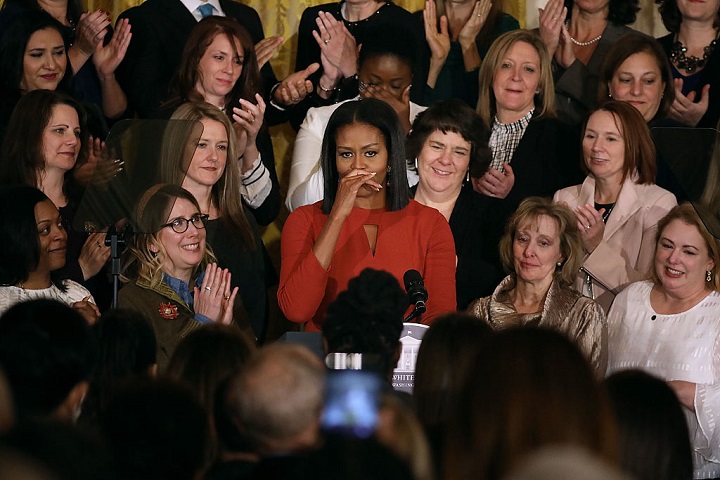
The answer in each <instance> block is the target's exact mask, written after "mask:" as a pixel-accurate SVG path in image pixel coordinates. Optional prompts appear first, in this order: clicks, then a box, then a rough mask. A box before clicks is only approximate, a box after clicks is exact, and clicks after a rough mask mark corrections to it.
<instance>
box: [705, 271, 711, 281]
mask: <svg viewBox="0 0 720 480" xmlns="http://www.w3.org/2000/svg"><path fill="white" fill-rule="evenodd" d="M705 280H706V281H708V282H710V281H712V272H711V271H710V270H707V271H706V272H705Z"/></svg>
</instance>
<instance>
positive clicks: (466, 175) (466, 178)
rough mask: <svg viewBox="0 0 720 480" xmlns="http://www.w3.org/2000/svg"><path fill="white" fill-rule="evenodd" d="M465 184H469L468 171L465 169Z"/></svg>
mask: <svg viewBox="0 0 720 480" xmlns="http://www.w3.org/2000/svg"><path fill="white" fill-rule="evenodd" d="M465 183H470V169H469V168H468V169H467V172H465Z"/></svg>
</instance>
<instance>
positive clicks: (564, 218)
mask: <svg viewBox="0 0 720 480" xmlns="http://www.w3.org/2000/svg"><path fill="white" fill-rule="evenodd" d="M541 215H547V216H548V217H550V218H552V219H553V220H555V222H556V223H557V226H558V236H559V237H560V254H561V255H562V256H563V261H562V264H561V266H560V267H558V268H556V269H555V278H556V279H557V280H558V282H559V283H560V285H562V286H568V285H572V283H573V282H574V281H575V277H576V276H577V272H578V270H579V269H580V265H582V260H583V256H584V253H583V243H582V239H581V238H580V231H579V230H578V228H577V220H576V218H575V215H574V214H573V213H572V212H571V211H570V209H569V208H567V207H566V206H564V205H560V204H559V203H552V201H551V200H550V199H547V198H542V197H528V198H526V199H525V200H523V201H522V203H520V206H519V207H518V208H517V210H516V211H515V213H514V214H513V216H512V217H510V220H508V223H507V225H506V226H505V233H504V234H503V237H502V239H500V260H501V261H502V264H503V267H505V270H506V271H508V272H510V274H511V275H512V276H515V263H514V261H513V260H514V255H513V241H514V240H515V234H516V233H517V230H518V228H520V225H524V224H525V223H528V222H531V223H534V222H537V219H538V218H539V217H540V216H541Z"/></svg>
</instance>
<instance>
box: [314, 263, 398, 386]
mask: <svg viewBox="0 0 720 480" xmlns="http://www.w3.org/2000/svg"><path fill="white" fill-rule="evenodd" d="M409 304H410V302H409V300H408V296H407V294H406V293H405V290H403V288H402V287H401V286H400V284H399V283H398V281H397V279H396V278H395V277H394V276H392V275H391V274H390V273H388V272H385V271H382V270H373V269H372V268H366V269H365V270H363V271H362V272H361V273H360V275H359V276H357V277H355V278H353V279H352V280H350V283H349V284H348V289H347V290H346V291H344V292H342V293H340V295H338V297H337V299H335V301H334V302H332V303H331V304H330V306H329V307H328V310H327V314H326V317H325V323H323V326H322V332H323V338H324V339H325V340H326V342H327V348H328V353H372V354H377V355H380V356H381V357H382V360H381V368H382V372H380V373H382V374H389V373H390V372H391V371H392V369H393V367H394V366H395V362H397V356H396V354H397V348H398V345H399V343H400V333H401V332H402V328H403V315H404V313H405V310H407V308H408V306H409Z"/></svg>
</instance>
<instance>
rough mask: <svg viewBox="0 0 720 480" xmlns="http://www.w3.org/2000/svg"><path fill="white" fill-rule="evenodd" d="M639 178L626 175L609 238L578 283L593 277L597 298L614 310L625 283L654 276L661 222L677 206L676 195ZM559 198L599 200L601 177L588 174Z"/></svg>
mask: <svg viewBox="0 0 720 480" xmlns="http://www.w3.org/2000/svg"><path fill="white" fill-rule="evenodd" d="M634 180H635V177H634V176H633V177H632V178H630V177H628V178H626V179H625V183H623V186H622V188H621V189H620V195H619V196H618V199H617V202H615V208H613V211H612V213H611V214H610V217H609V218H608V221H607V224H606V225H605V233H604V234H603V241H602V242H601V243H600V245H598V247H597V248H596V249H595V250H594V251H593V252H592V253H591V254H589V255H585V259H584V261H583V265H582V268H581V269H580V271H579V272H578V276H577V280H576V282H575V288H576V289H577V290H578V291H579V292H585V290H584V289H583V287H584V286H585V284H586V282H587V276H588V275H589V276H590V280H591V282H592V292H593V298H594V299H595V300H596V301H597V302H598V303H599V304H600V305H601V306H602V307H603V309H604V310H605V313H607V312H608V311H609V310H610V305H611V304H612V301H613V299H614V298H615V295H617V294H618V293H620V291H621V290H622V289H623V288H624V287H625V285H627V284H629V283H632V282H636V281H638V280H643V279H645V278H647V277H648V275H649V273H650V268H652V265H653V258H654V257H655V234H656V232H657V223H658V221H659V220H660V219H661V218H663V217H664V216H665V215H666V214H667V213H668V212H669V211H670V210H671V209H672V208H673V207H674V206H675V205H677V200H675V195H673V194H672V193H670V192H668V191H667V190H665V189H663V188H660V187H658V186H657V185H654V184H651V185H638V184H636V183H635V182H634ZM553 200H554V201H555V202H565V203H567V205H568V206H569V207H570V208H571V209H574V208H575V207H577V206H578V205H585V204H590V205H593V204H594V202H595V179H594V178H593V177H592V176H590V175H588V176H587V177H586V178H585V181H584V182H583V183H582V184H581V185H575V186H572V187H568V188H563V189H562V190H558V191H557V192H555V196H554V197H553Z"/></svg>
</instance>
